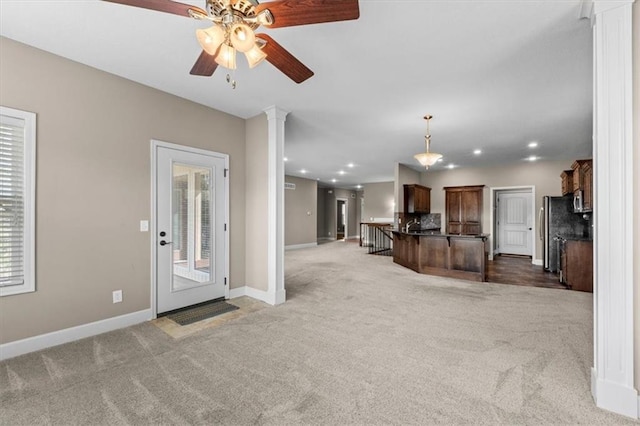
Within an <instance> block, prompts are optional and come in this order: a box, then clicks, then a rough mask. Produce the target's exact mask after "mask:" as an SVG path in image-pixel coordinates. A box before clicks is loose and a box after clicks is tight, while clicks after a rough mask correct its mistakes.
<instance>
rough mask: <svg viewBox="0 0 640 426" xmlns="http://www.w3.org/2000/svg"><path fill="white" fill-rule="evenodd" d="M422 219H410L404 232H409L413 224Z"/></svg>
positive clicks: (405, 225)
mask: <svg viewBox="0 0 640 426" xmlns="http://www.w3.org/2000/svg"><path fill="white" fill-rule="evenodd" d="M419 221H420V219H415V218H414V219H411V220H410V221H408V222H407V223H405V224H404V232H409V230H410V229H411V226H412V225H415V224H416V223H418V222H419Z"/></svg>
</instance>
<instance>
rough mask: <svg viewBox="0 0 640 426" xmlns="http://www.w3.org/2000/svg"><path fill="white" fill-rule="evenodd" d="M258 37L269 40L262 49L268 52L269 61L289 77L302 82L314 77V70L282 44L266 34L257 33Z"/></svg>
mask: <svg viewBox="0 0 640 426" xmlns="http://www.w3.org/2000/svg"><path fill="white" fill-rule="evenodd" d="M256 37H257V38H259V39H262V40H264V41H266V42H267V44H265V45H264V47H263V48H262V51H263V52H264V53H266V54H267V61H269V62H271V63H272V64H273V66H275V67H276V68H278V69H279V70H280V71H282V72H283V73H284V74H285V75H286V76H287V77H289V78H290V79H291V80H293V81H295V82H296V83H298V84H300V83H302V82H303V81H305V80H306V79H308V78H310V77H313V71H311V70H310V69H309V68H307V67H306V66H305V65H304V64H303V63H302V62H300V61H299V60H297V59H296V57H295V56H293V55H292V54H291V53H289V52H288V51H287V50H286V49H285V48H284V47H282V46H280V45H279V44H278V43H276V42H275V40H273V39H272V38H271V37H269V36H268V35H266V34H256Z"/></svg>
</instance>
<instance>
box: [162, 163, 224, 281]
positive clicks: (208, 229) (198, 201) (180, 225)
mask: <svg viewBox="0 0 640 426" xmlns="http://www.w3.org/2000/svg"><path fill="white" fill-rule="evenodd" d="M212 179H213V173H212V171H211V169H208V168H203V167H198V166H192V165H186V164H177V163H176V164H174V165H173V185H172V198H171V199H172V206H171V209H172V212H171V213H172V237H173V239H172V242H173V283H172V290H173V291H176V290H183V289H186V288H189V287H193V286H197V285H200V284H201V283H209V282H210V281H211V277H212V274H211V272H212V268H213V266H214V265H212V259H213V256H214V253H213V247H212V245H211V241H214V239H213V238H214V236H213V235H212V233H213V223H215V222H214V217H213V207H214V206H213V205H212V204H213V201H212V200H215V198H214V197H213V188H214V187H215V185H214V182H212Z"/></svg>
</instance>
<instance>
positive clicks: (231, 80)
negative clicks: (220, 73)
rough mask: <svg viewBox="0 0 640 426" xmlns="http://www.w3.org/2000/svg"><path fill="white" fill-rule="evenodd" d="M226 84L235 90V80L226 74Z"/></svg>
mask: <svg viewBox="0 0 640 426" xmlns="http://www.w3.org/2000/svg"><path fill="white" fill-rule="evenodd" d="M227 83H229V84H230V85H231V88H232V89H234V90H235V88H236V80H235V79H234V78H233V76H232V75H230V74H227Z"/></svg>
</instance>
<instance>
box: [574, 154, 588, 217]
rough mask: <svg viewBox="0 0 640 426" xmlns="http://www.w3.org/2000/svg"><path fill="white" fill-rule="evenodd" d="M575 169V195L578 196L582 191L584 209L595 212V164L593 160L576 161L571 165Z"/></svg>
mask: <svg viewBox="0 0 640 426" xmlns="http://www.w3.org/2000/svg"><path fill="white" fill-rule="evenodd" d="M571 168H572V169H573V193H574V195H578V192H579V191H582V209H583V211H587V212H590V211H592V210H593V162H592V160H576V161H574V162H573V164H572V165H571Z"/></svg>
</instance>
